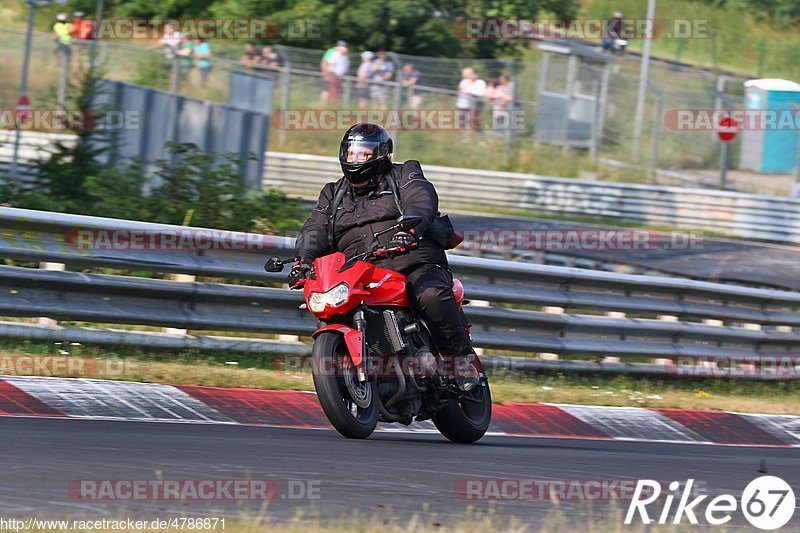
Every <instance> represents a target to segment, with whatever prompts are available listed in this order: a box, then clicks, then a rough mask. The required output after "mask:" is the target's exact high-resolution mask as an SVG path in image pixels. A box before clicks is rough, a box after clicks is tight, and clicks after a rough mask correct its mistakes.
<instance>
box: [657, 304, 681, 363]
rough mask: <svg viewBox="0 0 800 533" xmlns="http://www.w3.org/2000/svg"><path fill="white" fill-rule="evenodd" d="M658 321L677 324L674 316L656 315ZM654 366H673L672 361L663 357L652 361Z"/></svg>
mask: <svg viewBox="0 0 800 533" xmlns="http://www.w3.org/2000/svg"><path fill="white" fill-rule="evenodd" d="M657 318H658V320H662V321H664V322H679V320H678V317H677V316H675V315H658V317H657ZM653 364H654V365H671V364H673V362H672V359H667V358H663V357H658V358H656V359H653Z"/></svg>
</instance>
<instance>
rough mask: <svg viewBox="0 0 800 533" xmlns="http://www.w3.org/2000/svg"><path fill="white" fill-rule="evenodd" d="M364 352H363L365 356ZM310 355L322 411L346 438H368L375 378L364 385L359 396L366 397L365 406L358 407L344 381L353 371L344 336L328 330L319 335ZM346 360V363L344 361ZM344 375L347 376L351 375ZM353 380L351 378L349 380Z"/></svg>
mask: <svg viewBox="0 0 800 533" xmlns="http://www.w3.org/2000/svg"><path fill="white" fill-rule="evenodd" d="M366 355H367V354H364V356H365V357H366ZM311 356H312V358H313V366H312V370H313V371H312V375H313V378H314V388H315V389H316V391H317V398H318V399H319V403H320V405H321V406H322V411H323V412H324V413H325V416H327V417H328V420H329V421H330V423H331V424H332V425H333V427H334V428H336V431H338V432H339V433H340V434H341V435H342V436H344V437H347V438H349V439H364V438H366V437H369V436H370V435H371V434H372V432H373V431H375V426H377V424H378V414H379V410H378V402H379V401H380V399H379V398H378V387H377V385H376V383H375V379H374V378H372V379H370V380H369V381H368V382H367V383H366V384H363V385H362V386H363V387H364V390H362V391H361V392H362V393H363V394H362V395H360V396H361V397H360V398H359V401H360V403H362V404H363V403H364V401H363V398H364V397H369V398H371V400H370V401H369V403H368V404H367V405H366V407H360V406H359V405H358V404H357V403H356V401H355V400H354V399H353V397H352V395H351V393H350V391H349V390H348V387H347V385H346V383H345V377H344V373H345V372H348V373H349V372H354V371H355V368H354V367H353V364H352V361H349V358H350V355H349V353H348V352H347V345H346V344H345V342H344V338H343V337H342V336H341V335H340V334H338V333H333V332H330V331H325V332H322V333H320V334H319V336H318V337H317V338H316V340H315V341H314V347H313V348H312V350H311ZM347 362H349V364H346V363H347ZM351 376H352V375H350V376H347V377H348V379H349V378H350V377H351ZM351 383H352V381H351ZM351 386H352V385H351Z"/></svg>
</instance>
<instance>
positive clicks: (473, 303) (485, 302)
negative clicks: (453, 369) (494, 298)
mask: <svg viewBox="0 0 800 533" xmlns="http://www.w3.org/2000/svg"><path fill="white" fill-rule="evenodd" d="M469 305H471V306H474V307H491V306H492V304H491V303H490V302H489V301H488V300H470V301H469ZM472 349H473V350H475V353H476V354H478V355H483V354H484V351H485V350H484V349H483V348H476V347H474V346H473V347H472Z"/></svg>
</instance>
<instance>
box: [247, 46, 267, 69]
mask: <svg viewBox="0 0 800 533" xmlns="http://www.w3.org/2000/svg"><path fill="white" fill-rule="evenodd" d="M265 48H269V47H265ZM262 57H263V56H262V55H261V52H260V51H259V50H258V49H257V48H256V47H255V45H253V43H246V44H245V45H244V55H242V65H244V66H245V67H247V68H253V67H255V66H256V65H260V64H261V59H262Z"/></svg>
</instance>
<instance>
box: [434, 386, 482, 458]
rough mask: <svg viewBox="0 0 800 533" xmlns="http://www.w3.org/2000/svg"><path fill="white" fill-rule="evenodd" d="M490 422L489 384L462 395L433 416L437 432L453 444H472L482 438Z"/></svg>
mask: <svg viewBox="0 0 800 533" xmlns="http://www.w3.org/2000/svg"><path fill="white" fill-rule="evenodd" d="M491 421H492V394H491V392H490V391H489V382H488V381H484V382H483V383H482V386H478V387H475V388H474V389H472V390H471V391H469V392H467V393H464V395H463V396H462V397H459V398H458V400H457V401H454V402H453V403H451V404H449V405H447V406H445V407H443V408H442V409H441V410H439V411H438V412H437V413H436V414H435V415H434V416H433V423H434V425H435V426H436V429H438V430H439V432H440V433H441V434H442V435H444V436H445V437H447V438H448V439H450V440H451V441H453V442H461V443H467V444H469V443H472V442H475V441H477V440H478V439H480V438H481V437H483V435H484V433H486V431H487V430H488V429H489V424H490V423H491Z"/></svg>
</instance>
